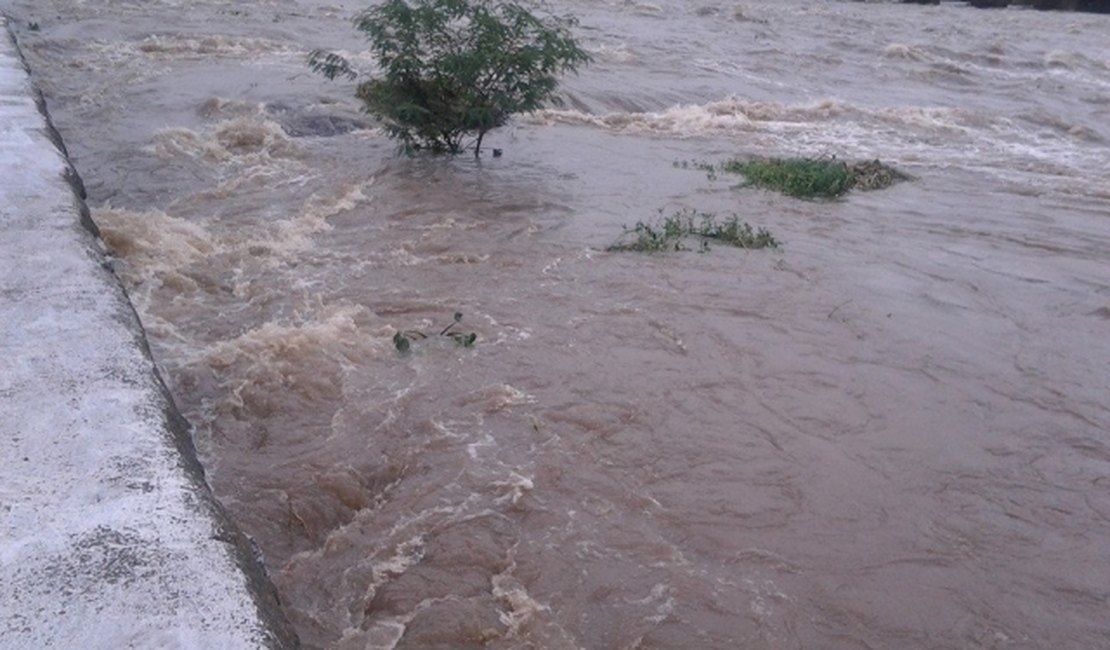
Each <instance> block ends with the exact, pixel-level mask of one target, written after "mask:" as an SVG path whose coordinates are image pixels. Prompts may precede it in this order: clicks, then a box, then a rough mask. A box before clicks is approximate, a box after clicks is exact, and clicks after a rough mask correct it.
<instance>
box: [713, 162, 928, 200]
mask: <svg viewBox="0 0 1110 650" xmlns="http://www.w3.org/2000/svg"><path fill="white" fill-rule="evenodd" d="M697 168H698V169H703V170H705V171H706V172H707V173H708V174H709V177H710V178H711V179H715V178H716V177H717V173H718V172H727V173H731V174H742V175H743V176H744V177H745V178H747V181H748V184H749V185H754V186H756V187H763V188H766V189H771V190H776V191H779V192H782V193H783V194H786V195H788V196H793V197H798V198H806V199H810V198H835V197H838V196H841V195H843V194H845V193H847V192H848V191H849V190H852V189H858V190H861V191H866V190H878V189H883V188H886V187H890V186H891V185H893V184H894V183H897V182H898V181H903V180H908V179H909V176H907V175H906V174H903V173H902V172H900V171H898V170H896V169H894V168H893V167H890V166H888V165H884V164H883V163H881V162H879V161H878V160H871V161H863V162H857V163H852V164H849V163H846V162H843V161H840V160H837V159H836V158H771V159H768V160H741V159H735V160H730V161H728V162H725V163H723V164H721V165H706V164H704V163H702V164H698V165H697Z"/></svg>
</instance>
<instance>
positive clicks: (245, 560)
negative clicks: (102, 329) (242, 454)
mask: <svg viewBox="0 0 1110 650" xmlns="http://www.w3.org/2000/svg"><path fill="white" fill-rule="evenodd" d="M10 20H11V18H10V17H9V16H7V15H2V14H0V27H2V28H3V31H4V32H5V35H4V36H0V38H6V39H8V40H10V42H11V45H12V47H13V49H14V54H15V55H16V56H17V57H18V62H19V64H20V65H21V66H22V68H23V70H24V72H25V73H26V75H27V88H28V90H29V92H30V93H31V95H32V96H31V99H32V100H33V102H34V104H35V106H36V107H37V109H38V112H39V114H40V115H41V117H42V121H43V124H42V127H41V130H42V133H43V135H44V136H45V137H46V139H47V140H49V142H51V143H52V144H53V145H54V147H55V149H56V150H57V152H58V154H59V155H60V157H61V159H62V161H63V163H64V165H63V169H62V170H61V174H60V176H61V180H62V181H63V182H64V183H65V184H66V185H68V187H69V188H70V189H71V191H72V207H73V211H74V213H75V216H76V217H77V219H76V221H77V223H79V224H80V227H81V229H83V230H84V231H85V232H86V233H87V234H86V237H88V238H89V239H91V240H93V241H91V242H88V246H87V247H86V248H87V250H88V251H89V254H90V256H91V257H94V258H95V262H96V263H97V264H98V265H99V266H100V267H101V269H102V270H103V273H105V274H107V275H110V276H111V284H113V285H114V293H115V295H114V296H111V297H110V299H111V300H112V302H115V303H117V307H118V312H119V313H118V314H117V316H118V320H119V322H120V323H121V324H122V325H124V326H125V327H126V328H127V330H128V331H129V332H130V334H131V338H132V344H133V346H134V348H135V349H137V350H138V351H139V352H140V354H141V356H142V358H143V359H144V360H145V362H146V365H147V366H148V368H147V371H148V372H149V375H150V380H151V381H152V383H153V385H154V387H155V391H156V392H157V393H158V395H157V401H158V402H160V403H161V411H162V413H161V425H162V430H163V432H164V435H165V436H166V437H167V438H168V442H171V443H172V446H173V447H174V449H175V450H176V453H177V455H178V457H179V465H180V467H181V469H182V470H184V473H185V475H186V476H187V480H188V482H189V483H190V484H191V488H192V490H191V491H192V492H193V494H192V495H191V498H193V499H195V504H194V505H195V506H196V510H195V513H196V514H198V515H202V516H207V517H208V518H209V519H210V523H211V526H212V528H213V529H214V531H215V533H214V534H213V535H212V538H213V539H215V540H218V541H219V542H222V543H223V545H225V546H226V547H227V550H228V553H229V555H230V556H231V558H232V560H233V562H234V566H235V567H237V568H238V570H239V571H240V572H241V574H242V578H243V579H245V582H246V585H247V591H248V592H249V595H250V598H251V600H252V601H253V605H254V607H255V609H256V615H257V623H258V628H259V629H261V630H263V631H264V633H263V635H262V636H263V638H264V644H263V645H262V646H260V647H268V648H274V649H278V650H284V649H286V648H299V647H300V644H299V641H298V639H297V636H296V634H295V632H294V631H293V628H292V626H291V625H290V624H289V622H288V620H287V619H286V618H285V615H284V613H283V611H282V609H281V605H280V602H279V598H278V594H277V591H276V589H275V587H274V586H273V583H272V582H271V581H270V579H269V576H268V574H267V572H266V569H265V567H264V566H263V564H262V562H261V557H260V552H259V551H258V549H257V547H256V546H255V545H254V543H253V540H251V539H250V538H249V537H248V536H246V535H245V534H244V533H243V532H242V531H241V530H239V528H238V527H237V526H236V525H235V524H234V522H232V521H231V519H230V518H229V516H228V515H227V513H226V511H225V510H224V509H223V507H222V506H221V505H220V504H219V502H218V501H217V500H216V499H215V497H214V495H213V494H212V492H211V489H210V488H209V486H208V483H207V481H206V479H205V471H204V468H203V466H202V465H201V463H200V461H199V459H198V458H197V455H196V449H195V447H194V444H193V439H192V434H191V427H190V425H189V423H188V422H187V420H186V419H185V417H184V416H183V415H182V414H181V413H180V411H179V410H178V408H177V406H176V404H175V402H174V400H173V397H172V395H171V394H170V392H169V389H168V388H167V386H166V383H165V381H164V380H163V378H162V376H161V374H160V372H159V370H158V367H157V365H156V364H155V362H154V359H153V356H152V354H151V351H150V346H149V343H148V342H147V336H146V331H145V329H144V327H143V325H142V322H141V320H140V318H139V316H138V313H137V312H136V310H135V308H134V305H133V304H132V302H131V300H130V298H129V296H128V295H127V292H126V290H125V289H124V287H123V285H122V283H121V282H120V281H119V279H118V277H116V276H115V274H114V272H112V270H111V266H110V264H109V263H108V261H107V258H106V257H105V255H104V250H105V248H104V246H103V243H102V242H101V241H100V231H99V228H98V227H97V225H96V223H95V222H94V221H93V219H92V217H91V214H90V211H89V208H88V206H87V204H86V199H87V194H86V191H85V187H84V183H83V182H82V180H81V176H80V174H79V173H78V172H77V170H76V168H75V167H74V166H73V164H72V162H71V161H70V158H69V152H68V150H67V148H66V146H65V143H64V141H63V139H62V137H61V134H60V133H59V132H58V130H57V129H56V128H55V126H54V124H53V121H52V119H51V117H50V114H49V111H48V107H47V102H46V99H45V97H44V96H43V94H42V92H41V91H40V90H39V89H38V87H37V86H35V84H34V81H33V76H32V71H31V69H30V66H29V65H28V63H27V60H26V58H25V56H24V55H23V52H22V50H21V48H20V44H19V41H18V39H17V37H16V35H15V33H14V31H13V30H12V29H11V26H10V25H9V24H8V23H9V21H10ZM0 54H2V53H0ZM3 144H4V143H3V142H0V146H3ZM0 182H8V181H6V180H3V181H0ZM0 207H3V206H0ZM0 315H2V314H0ZM0 383H2V382H0ZM0 388H2V386H0ZM3 396H4V395H3V392H2V391H0V398H2V397H3ZM2 412H3V409H0V413H2ZM0 435H3V432H0ZM0 451H2V450H0ZM0 457H2V456H0ZM2 483H3V480H2V479H0V484H2ZM0 487H2V485H0ZM0 505H3V502H2V501H0ZM43 505H44V506H48V504H43ZM2 514H3V513H2V512H0V515H2ZM6 559H7V558H6V557H2V556H0V563H2V562H3V561H5V560H6ZM0 575H3V573H2V572H0ZM2 618H3V605H0V621H2ZM23 618H25V617H23ZM42 623H44V624H50V625H57V624H58V621H42ZM135 623H136V625H142V623H143V622H142V621H135ZM0 631H3V627H0ZM94 645H95V644H94ZM90 647H92V646H90Z"/></svg>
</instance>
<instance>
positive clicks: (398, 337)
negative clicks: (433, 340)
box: [393, 311, 478, 354]
mask: <svg viewBox="0 0 1110 650" xmlns="http://www.w3.org/2000/svg"><path fill="white" fill-rule="evenodd" d="M462 317H463V315H462V312H458V311H457V312H455V318H454V320H453V321H452V322H451V323H450V324H448V325H447V327H444V328H443V329H442V330H440V332H439V334H438V336H442V337H445V338H449V339H451V340H452V341H454V342H455V345H457V346H459V347H462V348H472V347H474V344H475V343H476V342H477V341H478V334H477V332H467V333H465V334H464V333H462V332H452V331H451V329H452V328H454V327H455V325H457V324H459V322H461V321H462ZM427 338H429V337H428V335H427V334H425V333H424V332H421V331H420V330H399V331H398V332H397V333H396V334H394V335H393V347H394V348H395V349H396V350H397V352H398V353H400V354H408V353H409V352H411V351H412V342H413V341H420V340H424V339H427Z"/></svg>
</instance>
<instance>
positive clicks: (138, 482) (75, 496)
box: [0, 18, 297, 650]
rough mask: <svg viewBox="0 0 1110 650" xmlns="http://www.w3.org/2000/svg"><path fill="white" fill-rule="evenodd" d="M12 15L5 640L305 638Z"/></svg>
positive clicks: (4, 263)
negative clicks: (79, 169)
mask: <svg viewBox="0 0 1110 650" xmlns="http://www.w3.org/2000/svg"><path fill="white" fill-rule="evenodd" d="M80 188H81V186H80V181H79V179H78V178H77V175H76V174H75V172H74V171H73V169H72V168H71V166H70V165H69V163H68V161H67V159H66V156H65V153H64V147H62V145H61V142H60V139H59V138H58V137H57V134H56V132H55V131H54V130H53V128H52V127H51V126H50V123H49V119H48V118H47V116H46V113H45V109H44V107H43V106H42V102H41V99H39V96H38V95H37V93H36V92H35V91H34V89H33V87H32V85H31V82H30V79H29V75H28V72H27V70H26V68H25V66H24V64H23V61H22V59H21V57H20V55H19V52H18V48H17V46H16V44H15V41H14V39H13V38H12V37H11V34H10V32H9V29H8V25H7V22H6V20H5V19H3V18H0V648H3V649H4V650H15V649H21V648H27V649H34V650H40V649H45V648H80V649H82V650H86V649H93V648H97V649H99V648H103V649H112V650H118V649H121V648H196V649H205V650H208V649H214V648H220V649H232V648H290V647H296V645H297V642H296V638H295V636H294V635H293V634H292V633H291V632H290V629H289V627H288V625H287V624H286V623H285V621H284V619H283V618H282V616H281V613H280V608H279V606H278V604H277V600H276V596H275V594H274V591H273V588H272V586H270V584H269V582H268V580H267V579H266V577H265V575H264V574H263V571H262V569H261V567H260V565H259V563H258V562H257V561H256V559H255V558H254V556H253V554H252V552H251V549H250V545H249V544H248V542H247V540H246V539H245V538H244V536H243V535H242V533H240V532H239V531H238V530H237V529H236V528H235V527H234V526H233V525H232V524H231V523H230V522H229V521H228V520H227V518H226V517H225V516H224V514H223V512H222V511H221V509H220V507H219V505H218V504H217V503H216V502H215V500H214V499H213V498H212V496H211V494H210V492H209V490H208V487H207V485H206V483H205V481H204V476H203V470H202V469H201V467H200V465H199V464H198V463H197V461H196V457H195V455H194V452H193V447H192V442H191V438H190V435H189V431H188V429H187V425H186V423H185V422H184V420H183V419H182V418H181V417H180V415H178V414H177V412H176V410H175V408H174V405H173V402H172V399H171V398H170V397H169V395H168V393H167V392H166V389H165V386H164V385H163V383H162V381H161V380H160V379H159V377H158V375H157V372H156V370H155V366H154V364H153V362H152V360H151V358H150V354H149V351H148V349H147V346H146V341H145V337H144V334H143V330H142V327H141V325H140V323H139V321H138V319H137V317H136V316H135V313H134V310H133V309H132V307H131V304H130V302H129V301H128V299H127V297H126V296H125V294H124V292H123V290H122V289H121V287H120V284H119V282H118V281H117V279H116V277H115V276H114V275H113V274H112V273H111V271H110V270H109V269H108V268H107V265H106V261H105V258H104V256H103V253H102V250H101V247H100V245H99V240H98V239H97V237H96V235H95V226H94V225H93V224H92V222H91V221H90V220H89V219H88V214H87V211H86V210H85V208H84V203H83V201H82V198H81V194H82V191H81V189H80Z"/></svg>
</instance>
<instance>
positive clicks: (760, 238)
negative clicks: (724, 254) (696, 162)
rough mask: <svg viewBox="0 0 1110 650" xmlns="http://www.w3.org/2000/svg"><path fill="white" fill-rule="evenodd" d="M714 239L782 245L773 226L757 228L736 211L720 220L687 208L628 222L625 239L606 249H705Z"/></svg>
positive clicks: (729, 243) (738, 243)
mask: <svg viewBox="0 0 1110 650" xmlns="http://www.w3.org/2000/svg"><path fill="white" fill-rule="evenodd" d="M660 214H662V211H660ZM691 239H694V240H696V241H697V247H696V248H694V249H691V248H688V247H687V246H686V242H687V241H689V240H691ZM710 242H714V243H718V244H722V245H725V246H732V247H735V248H748V249H759V248H778V246H779V242H778V240H776V239H775V237H774V235H772V234H771V232H770V231H769V230H767V229H766V228H758V229H757V228H753V227H752V226H751V224H749V223H747V222H744V221H741V220H740V217H738V216H736V215H732V216H730V217H728V218H726V219H724V220H718V219H717V216H716V215H715V214H713V213H711V212H698V211H696V210H692V209H686V210H680V211H678V212H676V213H674V214H673V215H671V216H669V217H664V218H662V219H660V220H657V221H655V222H645V221H638V222H636V225H634V226H632V227H628V226H625V227H624V232H623V233H622V234H621V239H620V240H619V241H617V242H616V243H615V244H612V245H611V246H609V247H608V248H606V249H605V250H607V251H618V252H625V251H632V252H639V253H658V252H664V251H688V250H697V251H698V252H700V253H705V252H708V251H709V243H710Z"/></svg>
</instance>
